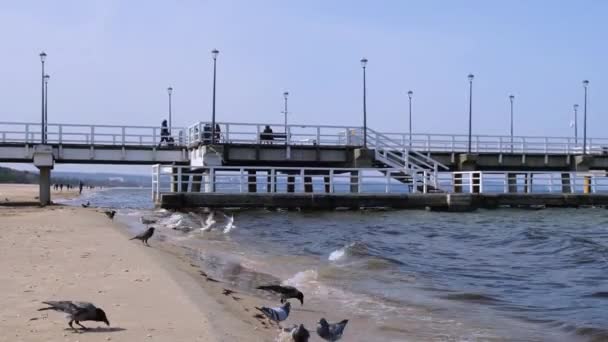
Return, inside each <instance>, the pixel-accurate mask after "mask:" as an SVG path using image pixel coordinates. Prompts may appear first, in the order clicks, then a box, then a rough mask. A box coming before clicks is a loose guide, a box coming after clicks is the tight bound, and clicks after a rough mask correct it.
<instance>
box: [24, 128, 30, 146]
mask: <svg viewBox="0 0 608 342" xmlns="http://www.w3.org/2000/svg"><path fill="white" fill-rule="evenodd" d="M29 136H30V124H25V143H26V144H27V143H28V142H29V141H30V139H29Z"/></svg>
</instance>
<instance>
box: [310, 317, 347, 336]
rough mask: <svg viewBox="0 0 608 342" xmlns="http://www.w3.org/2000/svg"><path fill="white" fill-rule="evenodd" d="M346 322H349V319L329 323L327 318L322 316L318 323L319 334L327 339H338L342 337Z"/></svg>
mask: <svg viewBox="0 0 608 342" xmlns="http://www.w3.org/2000/svg"><path fill="white" fill-rule="evenodd" d="M346 323H348V320H347V319H345V320H343V321H341V322H338V323H332V324H329V323H327V321H326V320H325V318H321V319H320V320H319V324H318V325H317V334H318V335H319V336H320V337H321V338H322V339H324V340H325V341H337V340H339V339H341V338H342V334H343V333H344V328H346Z"/></svg>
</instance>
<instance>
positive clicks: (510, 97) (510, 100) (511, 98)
mask: <svg viewBox="0 0 608 342" xmlns="http://www.w3.org/2000/svg"><path fill="white" fill-rule="evenodd" d="M514 100H515V95H509V102H511V153H513V101H514Z"/></svg>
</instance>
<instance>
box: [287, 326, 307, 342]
mask: <svg viewBox="0 0 608 342" xmlns="http://www.w3.org/2000/svg"><path fill="white" fill-rule="evenodd" d="M290 335H291V338H292V339H293V341H294V342H308V339H309V338H310V333H309V332H308V330H306V328H305V327H304V324H300V325H299V326H298V325H294V327H293V328H292V329H291V331H290Z"/></svg>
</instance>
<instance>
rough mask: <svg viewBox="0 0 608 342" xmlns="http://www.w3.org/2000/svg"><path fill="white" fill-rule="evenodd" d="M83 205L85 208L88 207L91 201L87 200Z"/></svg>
mask: <svg viewBox="0 0 608 342" xmlns="http://www.w3.org/2000/svg"><path fill="white" fill-rule="evenodd" d="M81 205H82V207H83V208H88V207H89V206H90V205H91V202H89V201H87V203H86V204H84V203H82V204H81Z"/></svg>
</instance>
